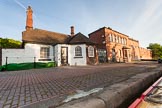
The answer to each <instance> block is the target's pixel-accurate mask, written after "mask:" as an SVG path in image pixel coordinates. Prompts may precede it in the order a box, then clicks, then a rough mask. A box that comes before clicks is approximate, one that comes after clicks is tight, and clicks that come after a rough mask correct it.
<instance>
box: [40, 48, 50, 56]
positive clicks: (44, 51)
mask: <svg viewBox="0 0 162 108" xmlns="http://www.w3.org/2000/svg"><path fill="white" fill-rule="evenodd" d="M49 56H50V48H49V47H41V48H40V58H49Z"/></svg>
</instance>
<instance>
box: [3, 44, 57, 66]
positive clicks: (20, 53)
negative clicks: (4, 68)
mask: <svg viewBox="0 0 162 108" xmlns="http://www.w3.org/2000/svg"><path fill="white" fill-rule="evenodd" d="M41 47H50V59H51V60H52V61H53V58H54V56H53V46H51V45H41V44H30V43H27V44H25V48H24V49H2V65H4V64H5V63H6V57H8V63H24V62H34V57H36V61H38V59H39V58H40V48H41ZM39 62H41V61H39Z"/></svg>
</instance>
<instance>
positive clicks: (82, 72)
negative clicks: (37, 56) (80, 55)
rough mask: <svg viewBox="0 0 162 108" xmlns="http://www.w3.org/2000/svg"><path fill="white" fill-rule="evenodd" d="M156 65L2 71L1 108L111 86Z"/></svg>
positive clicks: (0, 79)
mask: <svg viewBox="0 0 162 108" xmlns="http://www.w3.org/2000/svg"><path fill="white" fill-rule="evenodd" d="M157 66H158V64H157V63H152V62H151V63H140V64H124V63H121V64H104V65H99V66H83V67H58V68H48V69H33V70H24V71H14V72H3V73H2V72H1V73H0V108H15V107H21V106H24V105H30V104H32V103H36V102H39V101H41V100H44V99H48V98H55V97H56V98H57V99H58V98H61V97H62V96H67V95H70V94H73V93H75V92H76V90H90V89H93V88H96V87H105V86H109V85H111V84H114V83H118V82H120V81H124V80H126V79H128V78H129V77H131V76H133V75H135V74H139V73H143V72H145V73H147V72H149V71H150V70H151V69H153V68H155V67H157Z"/></svg>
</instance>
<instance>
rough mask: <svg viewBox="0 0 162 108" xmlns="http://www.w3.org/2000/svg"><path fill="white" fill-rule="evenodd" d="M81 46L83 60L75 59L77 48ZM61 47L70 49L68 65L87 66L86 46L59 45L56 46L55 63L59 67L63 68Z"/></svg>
mask: <svg viewBox="0 0 162 108" xmlns="http://www.w3.org/2000/svg"><path fill="white" fill-rule="evenodd" d="M76 46H80V47H81V48H82V58H75V47H76ZM61 47H67V48H68V64H69V65H70V66H72V65H87V59H86V45H85V44H80V45H67V44H58V45H56V46H55V48H54V49H55V51H54V52H55V61H56V62H57V65H58V66H61Z"/></svg>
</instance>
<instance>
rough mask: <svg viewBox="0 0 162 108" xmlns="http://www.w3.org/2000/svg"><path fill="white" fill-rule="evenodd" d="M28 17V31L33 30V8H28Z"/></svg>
mask: <svg viewBox="0 0 162 108" xmlns="http://www.w3.org/2000/svg"><path fill="white" fill-rule="evenodd" d="M26 15H27V18H26V31H28V30H33V10H32V8H31V6H28V8H27V11H26Z"/></svg>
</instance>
